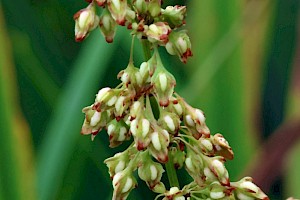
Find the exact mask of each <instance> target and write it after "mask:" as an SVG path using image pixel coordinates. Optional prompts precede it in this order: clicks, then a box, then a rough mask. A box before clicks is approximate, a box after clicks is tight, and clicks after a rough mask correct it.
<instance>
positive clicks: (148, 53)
mask: <svg viewBox="0 0 300 200" xmlns="http://www.w3.org/2000/svg"><path fill="white" fill-rule="evenodd" d="M141 43H142V46H143V51H144V57H145V60H149V59H150V58H151V50H150V43H149V41H148V40H146V39H141Z"/></svg>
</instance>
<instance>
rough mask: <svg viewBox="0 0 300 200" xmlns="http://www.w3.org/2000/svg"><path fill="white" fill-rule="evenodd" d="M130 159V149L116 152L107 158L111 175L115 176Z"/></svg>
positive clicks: (106, 161) (106, 162)
mask: <svg viewBox="0 0 300 200" xmlns="http://www.w3.org/2000/svg"><path fill="white" fill-rule="evenodd" d="M129 161H130V158H129V154H128V151H123V152H121V153H116V154H115V155H114V156H113V157H110V158H107V159H106V160H105V161H104V163H105V164H106V166H107V167H108V172H109V175H110V177H111V178H112V177H114V176H115V174H116V173H118V172H121V171H123V170H124V169H125V168H126V166H127V165H128V163H129Z"/></svg>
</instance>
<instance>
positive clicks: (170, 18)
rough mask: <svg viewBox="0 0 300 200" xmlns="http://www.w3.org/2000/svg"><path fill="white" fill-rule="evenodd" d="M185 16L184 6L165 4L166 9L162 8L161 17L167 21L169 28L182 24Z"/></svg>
mask: <svg viewBox="0 0 300 200" xmlns="http://www.w3.org/2000/svg"><path fill="white" fill-rule="evenodd" d="M185 16H186V7H185V6H178V5H176V6H167V7H166V9H162V18H163V20H164V21H166V22H168V24H169V26H170V27H171V28H175V27H179V26H181V25H182V24H184V18H185Z"/></svg>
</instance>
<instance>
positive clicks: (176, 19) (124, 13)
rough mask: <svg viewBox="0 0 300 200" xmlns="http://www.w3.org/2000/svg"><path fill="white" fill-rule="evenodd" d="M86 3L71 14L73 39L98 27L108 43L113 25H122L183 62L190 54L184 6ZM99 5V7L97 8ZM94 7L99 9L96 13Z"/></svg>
mask: <svg viewBox="0 0 300 200" xmlns="http://www.w3.org/2000/svg"><path fill="white" fill-rule="evenodd" d="M88 2H89V5H88V6H87V7H86V8H84V9H82V10H80V11H78V12H77V13H76V14H75V15H74V20H75V22H76V25H75V40H76V41H82V40H84V39H85V38H86V37H87V36H88V34H89V33H90V32H91V31H92V30H94V29H95V28H96V27H99V28H100V30H101V33H102V35H103V36H104V37H105V39H106V41H107V42H108V43H111V42H113V40H114V37H115V33H116V30H117V25H120V26H126V27H127V28H128V29H130V30H131V34H132V35H136V36H137V37H138V38H143V39H148V41H149V42H151V43H152V44H155V45H160V46H165V47H166V49H167V51H168V52H169V53H170V54H171V55H177V56H178V57H179V58H180V60H181V61H182V62H184V63H186V61H187V58H188V57H190V56H192V51H191V42H190V39H189V37H188V35H187V34H186V31H184V30H181V31H177V29H178V28H181V27H182V26H183V25H184V24H185V21H184V19H185V16H186V7H185V6H179V5H176V6H167V7H166V8H162V0H130V1H127V0H89V1H88ZM99 8H102V9H99ZM97 10H101V11H102V12H101V14H98V12H97Z"/></svg>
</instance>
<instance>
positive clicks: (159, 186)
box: [152, 182, 166, 194]
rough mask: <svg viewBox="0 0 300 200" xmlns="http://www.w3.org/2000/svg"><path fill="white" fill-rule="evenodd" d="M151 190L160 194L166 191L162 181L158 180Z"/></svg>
mask: <svg viewBox="0 0 300 200" xmlns="http://www.w3.org/2000/svg"><path fill="white" fill-rule="evenodd" d="M152 191H153V192H155V193H159V194H162V193H165V192H166V187H165V185H164V183H163V182H159V183H158V184H156V185H155V186H154V188H152Z"/></svg>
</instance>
